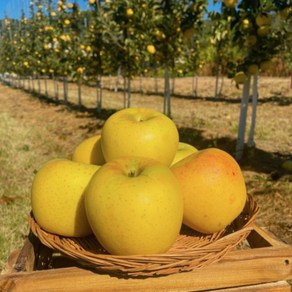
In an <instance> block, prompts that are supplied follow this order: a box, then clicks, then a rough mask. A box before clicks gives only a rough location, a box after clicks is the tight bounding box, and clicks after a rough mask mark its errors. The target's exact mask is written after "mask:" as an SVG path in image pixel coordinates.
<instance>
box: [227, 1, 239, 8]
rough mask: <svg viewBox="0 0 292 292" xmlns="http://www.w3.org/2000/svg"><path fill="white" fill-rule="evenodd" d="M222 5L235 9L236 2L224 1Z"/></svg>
mask: <svg viewBox="0 0 292 292" xmlns="http://www.w3.org/2000/svg"><path fill="white" fill-rule="evenodd" d="M224 4H225V5H226V7H228V8H235V7H236V5H237V0H224Z"/></svg>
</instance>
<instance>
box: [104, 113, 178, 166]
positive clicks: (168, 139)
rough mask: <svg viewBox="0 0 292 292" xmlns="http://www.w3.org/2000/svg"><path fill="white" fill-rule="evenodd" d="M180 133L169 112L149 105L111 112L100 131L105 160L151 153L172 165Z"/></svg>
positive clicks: (150, 155)
mask: <svg viewBox="0 0 292 292" xmlns="http://www.w3.org/2000/svg"><path fill="white" fill-rule="evenodd" d="M178 142H179V134H178V130H177V127H176V125H175V123H174V122H173V121H172V120H171V119H170V118H168V117H167V116H166V115H164V114H162V113H160V112H158V111H156V110H153V109H147V108H128V109H124V110H120V111H118V112H116V113H114V114H113V115H111V116H110V117H109V118H108V119H107V120H106V121H105V123H104V126H103V128H102V131H101V148H102V152H103V155H104V158H105V161H110V160H114V159H116V158H119V157H124V156H140V157H148V158H152V159H155V160H158V161H160V162H162V163H163V164H166V165H170V164H171V162H172V161H173V158H174V156H175V153H176V151H177V147H178Z"/></svg>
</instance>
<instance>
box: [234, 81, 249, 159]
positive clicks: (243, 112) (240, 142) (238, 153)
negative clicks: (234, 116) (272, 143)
mask: <svg viewBox="0 0 292 292" xmlns="http://www.w3.org/2000/svg"><path fill="white" fill-rule="evenodd" d="M249 88H250V77H248V78H247V79H246V81H245V82H244V86H243V90H242V99H241V105H240V117H239V126H238V135H237V143H236V150H235V158H236V160H241V158H242V155H243V150H244V136H245V129H246V116H247V108H248V100H249Z"/></svg>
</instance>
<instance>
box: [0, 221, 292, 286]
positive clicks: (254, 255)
mask: <svg viewBox="0 0 292 292" xmlns="http://www.w3.org/2000/svg"><path fill="white" fill-rule="evenodd" d="M247 242H248V243H249V245H248V247H245V248H243V249H236V250H233V251H231V252H229V253H228V254H227V255H226V256H225V257H224V258H223V259H222V260H221V261H219V262H218V263H215V264H211V265H209V266H207V267H205V268H201V269H196V270H194V271H192V272H184V273H177V274H173V275H169V276H162V277H149V278H143V279H139V278H127V277H121V276H117V275H115V274H106V273H98V272H96V271H94V270H92V269H90V268H85V267H84V266H81V265H80V264H79V263H77V262H76V261H74V260H72V259H69V258H67V257H64V256H62V255H60V254H57V253H55V252H54V251H52V250H50V249H48V248H47V247H45V246H43V245H42V244H41V243H40V242H39V241H38V240H37V239H36V238H35V237H34V236H33V235H32V234H30V235H29V237H28V239H27V240H26V242H25V244H24V246H23V248H22V249H21V250H20V251H15V252H13V253H12V254H11V255H10V257H9V259H8V262H7V265H6V269H5V270H4V271H3V273H2V275H1V276H0V291H1V292H2V291H3V292H4V291H21V292H25V291H30V292H32V291H50V292H53V291H62V292H63V291H211V290H212V291H217V290H218V291H219V290H220V291H273V292H274V291H291V290H292V289H291V286H290V284H289V280H292V246H291V245H288V244H286V243H284V242H282V241H281V240H279V239H278V238H276V237H275V236H274V235H273V234H271V233H270V232H269V231H268V230H266V229H265V228H260V227H258V226H255V227H254V229H253V230H252V232H251V233H250V235H249V236H248V238H247Z"/></svg>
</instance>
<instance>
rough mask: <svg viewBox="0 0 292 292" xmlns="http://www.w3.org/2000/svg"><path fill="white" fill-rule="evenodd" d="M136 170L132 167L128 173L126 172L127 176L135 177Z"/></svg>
mask: <svg viewBox="0 0 292 292" xmlns="http://www.w3.org/2000/svg"><path fill="white" fill-rule="evenodd" d="M136 174H137V173H136V171H135V170H134V169H131V170H130V171H129V173H128V176H129V177H135V176H136Z"/></svg>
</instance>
